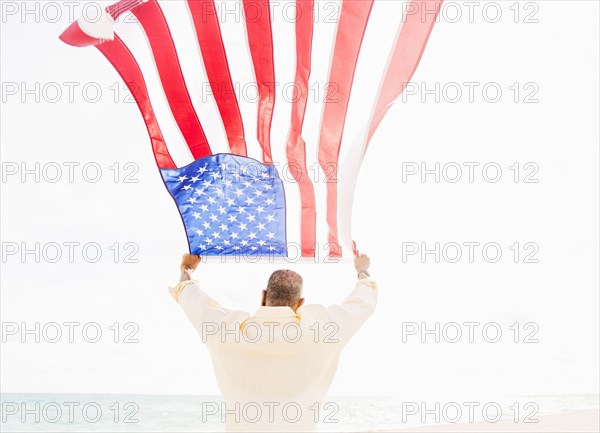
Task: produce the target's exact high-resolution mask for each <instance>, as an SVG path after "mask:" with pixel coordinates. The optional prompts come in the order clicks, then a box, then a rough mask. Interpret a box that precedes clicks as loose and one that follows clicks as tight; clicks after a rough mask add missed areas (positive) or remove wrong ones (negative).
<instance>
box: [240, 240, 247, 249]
mask: <svg viewBox="0 0 600 433" xmlns="http://www.w3.org/2000/svg"><path fill="white" fill-rule="evenodd" d="M240 245H241V246H243V247H245V246H246V245H248V241H246V240H243V241H242V242H240Z"/></svg>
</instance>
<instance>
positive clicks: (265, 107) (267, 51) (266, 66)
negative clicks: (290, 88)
mask: <svg viewBox="0 0 600 433" xmlns="http://www.w3.org/2000/svg"><path fill="white" fill-rule="evenodd" d="M243 4H244V19H245V21H246V32H247V34H248V45H249V46H250V54H251V56H252V64H253V65H254V75H255V76H256V84H257V86H258V96H259V101H258V119H257V120H258V122H257V128H256V129H257V131H256V132H257V138H258V142H259V144H260V147H261V148H262V151H263V162H264V163H265V164H272V163H273V158H272V156H271V122H272V121H273V110H274V108H275V65H274V61H273V33H272V30H271V11H270V8H269V0H260V1H256V0H243Z"/></svg>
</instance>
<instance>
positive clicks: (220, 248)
mask: <svg viewBox="0 0 600 433" xmlns="http://www.w3.org/2000/svg"><path fill="white" fill-rule="evenodd" d="M215 248H216V249H218V250H219V251H221V250H222V249H223V247H222V246H221V245H217V246H216V247H215Z"/></svg>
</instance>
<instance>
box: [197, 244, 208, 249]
mask: <svg viewBox="0 0 600 433" xmlns="http://www.w3.org/2000/svg"><path fill="white" fill-rule="evenodd" d="M198 248H200V249H201V250H205V249H206V247H205V246H204V245H203V244H200V245H198Z"/></svg>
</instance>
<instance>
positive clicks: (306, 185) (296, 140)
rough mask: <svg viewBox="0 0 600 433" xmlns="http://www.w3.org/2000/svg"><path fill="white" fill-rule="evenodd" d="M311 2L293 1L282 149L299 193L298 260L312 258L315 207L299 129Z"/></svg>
mask: <svg viewBox="0 0 600 433" xmlns="http://www.w3.org/2000/svg"><path fill="white" fill-rule="evenodd" d="M313 9H314V1H313V0H296V78H295V86H294V89H295V92H294V97H293V100H292V119H291V127H290V132H289V135H288V141H287V146H286V154H287V159H288V164H289V166H290V172H291V173H292V176H294V179H296V182H297V183H298V187H299V189H300V202H301V207H302V209H301V214H300V247H301V251H302V257H314V256H315V243H316V224H317V223H316V204H315V191H314V188H313V184H312V182H311V180H310V177H309V176H308V169H307V167H306V143H305V142H304V140H303V139H302V126H303V124H304V114H305V112H306V102H307V99H308V79H309V77H310V71H311V50H312V40H313V14H314V12H313Z"/></svg>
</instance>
